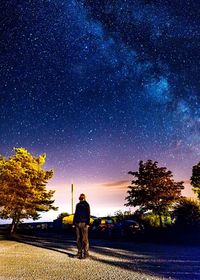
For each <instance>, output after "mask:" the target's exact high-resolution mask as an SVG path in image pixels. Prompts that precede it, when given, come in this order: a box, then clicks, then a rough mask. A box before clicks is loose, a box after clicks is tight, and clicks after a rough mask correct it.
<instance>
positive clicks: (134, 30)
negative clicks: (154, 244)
mask: <svg viewBox="0 0 200 280" xmlns="http://www.w3.org/2000/svg"><path fill="white" fill-rule="evenodd" d="M199 9H200V4H199V3H198V1H194V0H193V1H192V0H191V1H186V0H182V1H167V0H165V1H150V0H149V1H147V0H146V1H139V0H135V1H133V0H123V1H122V0H116V1H113V0H79V1H78V0H77V1H75V0H74V1H73V0H68V1H63V0H62V1H61V0H60V1H59V0H57V1H50V0H49V1H47V0H46V1H45V0H39V1H28V0H23V1H14V0H13V1H8V0H7V1H1V3H0V10H1V15H0V16H1V18H0V34H1V35H0V36H1V40H0V50H1V54H0V74H1V75H0V108H1V111H0V143H1V144H0V153H1V154H3V155H10V154H11V153H12V149H13V147H25V148H27V149H28V150H29V151H30V152H32V153H34V154H41V153H43V152H45V153H46V154H47V167H48V168H54V170H55V176H54V178H55V182H57V184H59V182H64V181H65V180H66V181H68V182H71V181H75V182H77V184H80V183H84V184H92V183H95V184H100V183H104V185H106V182H108V183H107V185H109V182H115V181H116V186H118V182H120V181H123V182H124V180H129V177H128V176H127V172H128V171H129V170H136V169H137V167H138V161H139V160H147V159H152V160H157V161H158V162H159V164H160V165H165V166H167V168H169V169H171V170H172V172H173V173H174V175H175V177H176V178H178V179H181V180H189V178H190V176H191V169H192V165H194V164H196V163H197V162H198V161H199V158H200V141H199V139H200V107H199V104H200V79H199V72H200V67H199V64H200V15H199ZM111 185H112V183H111ZM55 188H56V185H55ZM57 188H58V189H59V186H58V187H57ZM60 188H61V187H60ZM96 188H97V187H96ZM99 188H100V187H99ZM108 188H109V187H108ZM94 196H95V194H94ZM124 196H125V192H124ZM95 199H96V198H94V201H95ZM120 199H121V198H120ZM123 199H124V197H123V198H122V203H123ZM109 203H110V204H112V201H110V202H109ZM122 205H123V204H122ZM119 208H120V205H119Z"/></svg>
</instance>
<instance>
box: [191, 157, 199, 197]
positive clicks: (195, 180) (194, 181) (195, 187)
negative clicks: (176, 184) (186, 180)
mask: <svg viewBox="0 0 200 280" xmlns="http://www.w3.org/2000/svg"><path fill="white" fill-rule="evenodd" d="M191 184H192V186H193V191H194V193H196V194H197V196H198V198H199V199H200V162H199V163H198V164H197V165H194V166H193V168H192V177H191Z"/></svg>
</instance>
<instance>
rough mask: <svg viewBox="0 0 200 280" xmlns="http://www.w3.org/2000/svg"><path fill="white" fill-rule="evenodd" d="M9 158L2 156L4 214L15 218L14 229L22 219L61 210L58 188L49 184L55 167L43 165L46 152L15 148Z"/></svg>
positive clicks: (0, 178) (0, 177) (0, 197)
mask: <svg viewBox="0 0 200 280" xmlns="http://www.w3.org/2000/svg"><path fill="white" fill-rule="evenodd" d="M14 152H15V153H14V155H13V156H10V157H9V158H5V157H0V218H2V219H12V225H11V231H10V232H11V233H14V232H15V231H16V229H17V226H18V224H19V223H20V221H21V220H22V219H29V218H32V219H33V220H37V219H39V218H40V215H39V212H47V211H49V210H57V207H54V206H53V203H54V200H53V199H52V198H53V195H54V193H55V191H54V190H47V189H46V184H47V182H48V180H49V179H51V178H52V176H53V170H50V171H46V170H44V169H43V165H44V163H45V159H46V155H45V154H44V155H40V156H38V157H35V156H32V155H31V154H30V153H29V152H28V151H27V150H26V149H24V148H15V149H14Z"/></svg>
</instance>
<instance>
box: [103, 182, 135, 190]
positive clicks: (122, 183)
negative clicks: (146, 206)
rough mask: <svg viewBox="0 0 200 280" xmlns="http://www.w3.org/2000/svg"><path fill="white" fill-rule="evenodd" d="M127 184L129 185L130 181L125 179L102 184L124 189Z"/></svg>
mask: <svg viewBox="0 0 200 280" xmlns="http://www.w3.org/2000/svg"><path fill="white" fill-rule="evenodd" d="M128 185H130V181H127V180H121V181H113V182H108V183H104V184H103V186H104V187H110V188H112V187H119V188H120V189H125V188H127V187H128Z"/></svg>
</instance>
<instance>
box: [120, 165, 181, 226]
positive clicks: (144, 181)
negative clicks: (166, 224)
mask: <svg viewBox="0 0 200 280" xmlns="http://www.w3.org/2000/svg"><path fill="white" fill-rule="evenodd" d="M128 174H131V175H133V176H134V180H133V181H132V185H131V186H129V187H128V191H127V193H128V196H127V197H126V198H125V199H126V200H127V201H128V202H127V203H126V204H125V205H126V206H134V207H136V206H139V210H140V211H144V212H145V211H148V210H150V211H152V212H153V214H155V215H157V216H158V217H159V220H160V226H162V215H166V213H167V212H168V210H169V208H170V207H171V205H172V204H173V202H174V201H176V200H177V199H179V198H180V197H181V190H182V189H184V186H183V182H174V180H173V175H172V172H171V171H169V170H167V168H166V167H158V162H156V161H155V162H153V161H152V160H148V161H147V162H143V161H140V163H139V171H136V172H133V171H130V172H128Z"/></svg>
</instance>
